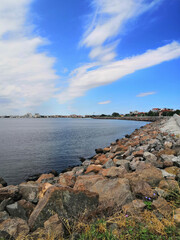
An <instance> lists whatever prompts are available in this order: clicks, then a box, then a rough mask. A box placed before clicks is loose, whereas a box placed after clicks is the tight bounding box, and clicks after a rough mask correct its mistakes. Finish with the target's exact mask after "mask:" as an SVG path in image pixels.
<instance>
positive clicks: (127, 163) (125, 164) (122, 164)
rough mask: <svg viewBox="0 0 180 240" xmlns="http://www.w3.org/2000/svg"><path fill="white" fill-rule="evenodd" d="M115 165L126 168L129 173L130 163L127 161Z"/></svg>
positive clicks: (120, 161)
mask: <svg viewBox="0 0 180 240" xmlns="http://www.w3.org/2000/svg"><path fill="white" fill-rule="evenodd" d="M115 164H116V166H117V167H120V166H122V167H125V169H126V170H127V171H129V161H127V160H118V161H116V163H115Z"/></svg>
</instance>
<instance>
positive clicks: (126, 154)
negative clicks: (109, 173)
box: [123, 146, 134, 158]
mask: <svg viewBox="0 0 180 240" xmlns="http://www.w3.org/2000/svg"><path fill="white" fill-rule="evenodd" d="M133 151H134V149H133V148H132V147H131V146H130V147H129V148H128V150H127V151H126V152H125V153H124V154H123V157H125V158H127V157H129V156H130V155H131V154H132V152H133Z"/></svg>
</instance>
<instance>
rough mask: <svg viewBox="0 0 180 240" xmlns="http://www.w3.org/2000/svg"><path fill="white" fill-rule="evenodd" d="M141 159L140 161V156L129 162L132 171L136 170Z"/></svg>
mask: <svg viewBox="0 0 180 240" xmlns="http://www.w3.org/2000/svg"><path fill="white" fill-rule="evenodd" d="M139 163H140V161H139V158H138V159H137V158H134V159H133V160H132V161H131V162H130V163H129V167H130V169H131V170H132V171H135V170H136V168H137V167H138V165H139Z"/></svg>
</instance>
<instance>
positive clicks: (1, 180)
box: [0, 177, 7, 187]
mask: <svg viewBox="0 0 180 240" xmlns="http://www.w3.org/2000/svg"><path fill="white" fill-rule="evenodd" d="M0 184H2V185H3V187H6V186H7V182H6V181H5V180H4V179H3V178H2V177H0Z"/></svg>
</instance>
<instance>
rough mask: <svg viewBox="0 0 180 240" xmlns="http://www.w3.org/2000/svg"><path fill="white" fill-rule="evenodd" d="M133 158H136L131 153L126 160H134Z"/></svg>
mask: <svg viewBox="0 0 180 240" xmlns="http://www.w3.org/2000/svg"><path fill="white" fill-rule="evenodd" d="M133 158H134V156H133V155H130V156H128V157H127V158H126V159H125V160H126V161H132V159H133Z"/></svg>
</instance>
